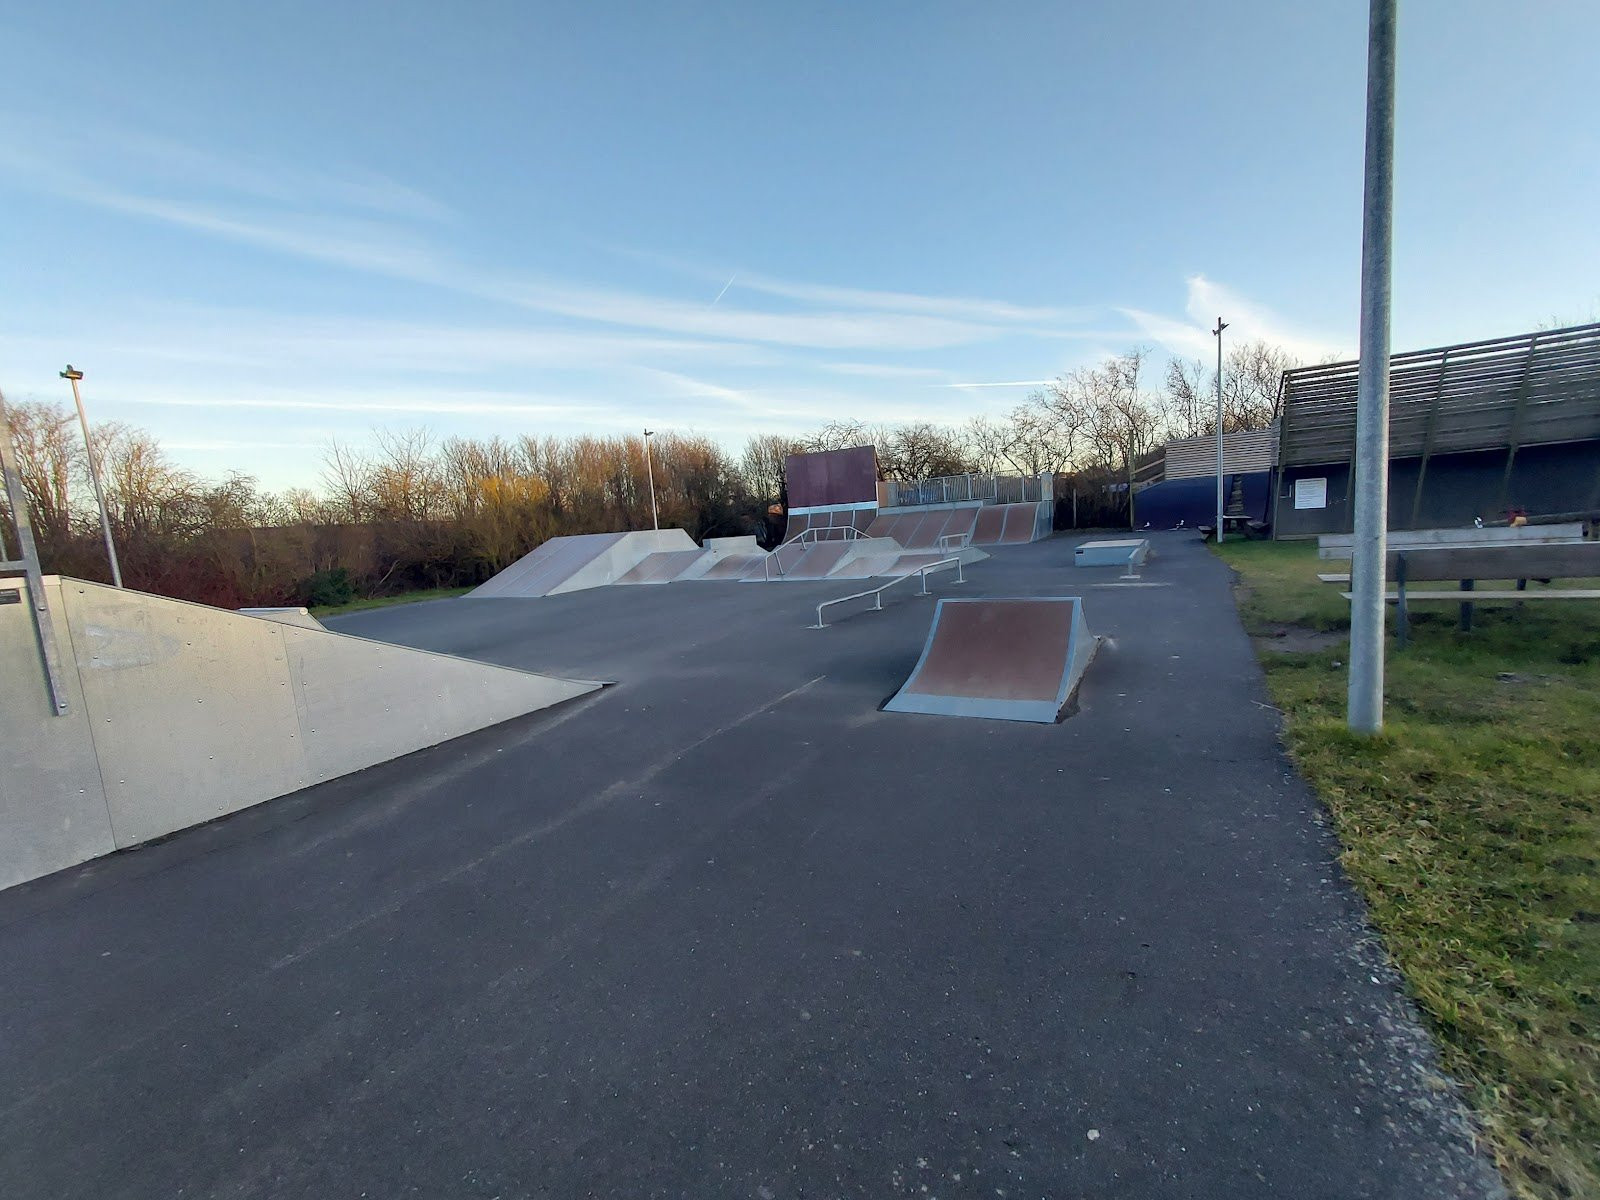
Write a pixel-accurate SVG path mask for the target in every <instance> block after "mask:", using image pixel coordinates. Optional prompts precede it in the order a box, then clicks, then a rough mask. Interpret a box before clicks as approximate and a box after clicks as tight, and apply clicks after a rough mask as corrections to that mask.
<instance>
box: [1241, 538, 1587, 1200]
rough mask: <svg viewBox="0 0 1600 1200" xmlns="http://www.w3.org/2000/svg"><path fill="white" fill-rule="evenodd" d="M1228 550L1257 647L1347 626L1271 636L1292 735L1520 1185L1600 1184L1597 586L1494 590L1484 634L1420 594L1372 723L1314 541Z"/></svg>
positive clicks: (1391, 652)
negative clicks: (1362, 723) (1516, 596)
mask: <svg viewBox="0 0 1600 1200" xmlns="http://www.w3.org/2000/svg"><path fill="white" fill-rule="evenodd" d="M1218 553H1219V554H1220V555H1221V556H1222V557H1223V559H1224V560H1226V561H1227V562H1228V563H1229V564H1230V565H1231V566H1233V567H1234V568H1235V569H1236V570H1237V571H1238V573H1239V577H1240V579H1239V589H1238V598H1239V608H1240V614H1241V616H1242V617H1243V618H1244V621H1245V625H1246V627H1247V628H1248V629H1249V630H1250V632H1251V633H1252V635H1255V636H1257V637H1258V638H1260V639H1261V641H1259V642H1258V645H1262V646H1263V648H1267V647H1268V646H1269V645H1270V643H1269V642H1268V641H1267V639H1269V638H1272V637H1274V636H1279V637H1281V636H1282V635H1283V634H1284V632H1285V631H1286V630H1296V629H1299V630H1306V631H1319V632H1322V633H1331V634H1332V635H1333V637H1332V640H1328V639H1324V641H1325V642H1326V644H1324V645H1322V646H1321V648H1319V649H1316V650H1312V651H1309V652H1304V653H1272V654H1263V655H1262V656H1261V659H1262V666H1263V668H1264V670H1265V671H1266V675H1267V683H1268V686H1269V688H1270V689H1271V692H1272V696H1273V698H1274V702H1275V703H1276V704H1277V705H1278V707H1279V708H1280V709H1282V710H1283V721H1284V739H1285V742H1286V744H1287V746H1288V749H1289V752H1290V754H1291V755H1292V756H1293V757H1294V760H1295V762H1296V763H1297V765H1298V766H1299V768H1300V770H1301V772H1302V773H1303V774H1304V775H1305V777H1306V778H1307V779H1308V780H1309V781H1310V782H1311V784H1312V785H1313V786H1314V787H1315V788H1316V789H1317V791H1318V793H1319V794H1320V795H1321V797H1322V799H1323V801H1324V802H1325V803H1326V805H1327V806H1328V809H1329V811H1330V812H1331V814H1332V817H1333V822H1334V825H1335V828H1336V830H1337V832H1338V835H1339V838H1340V841H1341V842H1342V844H1343V853H1342V855H1341V859H1342V861H1343V864H1344V867H1345V870H1346V871H1347V872H1348V874H1349V876H1350V878H1351V879H1352V880H1353V881H1354V882H1355V884H1356V886H1357V887H1358V888H1359V889H1360V890H1361V892H1362V893H1363V895H1364V896H1365V897H1366V900H1367V904H1368V906H1369V908H1370V911H1371V916H1372V920H1373V922H1374V923H1375V924H1376V926H1377V927H1378V929H1379V931H1380V932H1381V933H1382V935H1383V938H1384V941H1385V943H1386V945H1387V946H1388V950H1389V953H1390V954H1391V955H1392V956H1393V958H1394V960H1395V962H1396V964H1397V965H1398V966H1399V968H1400V970H1401V972H1402V973H1403V974H1404V976H1405V978H1406V981H1407V983H1408V985H1409V987H1410V989H1411V992H1412V995H1413V997H1414V998H1415V1000H1416V1002H1417V1003H1418V1005H1419V1006H1420V1007H1421V1008H1422V1009H1423V1011H1424V1012H1425V1013H1426V1014H1427V1016H1428V1018H1429V1019H1430V1021H1431V1023H1432V1025H1433V1029H1434V1033H1435V1036H1436V1040H1437V1042H1438V1045H1439V1048H1440V1055H1441V1058H1442V1060H1443V1063H1444V1065H1445V1066H1446V1068H1447V1069H1448V1070H1449V1071H1450V1072H1451V1073H1452V1074H1453V1075H1454V1076H1455V1077H1456V1078H1457V1079H1458V1080H1460V1081H1461V1083H1462V1085H1463V1087H1464V1089H1465V1092H1466V1096H1467V1099H1468V1101H1469V1103H1470V1104H1471V1105H1472V1106H1473V1108H1474V1109H1476V1111H1477V1113H1478V1116H1479V1119H1480V1121H1481V1123H1482V1127H1483V1130H1484V1134H1485V1136H1486V1138H1487V1140H1488V1141H1489V1143H1490V1145H1491V1146H1492V1148H1493V1150H1494V1153H1495V1156H1496V1158H1497V1160H1498V1162H1499V1164H1500V1167H1501V1170H1502V1171H1503V1173H1504V1174H1505V1177H1506V1182H1507V1184H1508V1186H1509V1187H1510V1188H1511V1189H1512V1191H1513V1192H1514V1193H1515V1194H1517V1195H1519V1196H1522V1197H1530V1198H1538V1200H1553V1198H1557V1197H1559V1198H1562V1200H1566V1198H1569V1197H1596V1196H1600V603H1596V602H1588V601H1578V602H1573V603H1570V604H1568V603H1557V602H1545V603H1543V604H1537V603H1535V604H1529V605H1527V606H1525V607H1523V608H1520V609H1518V608H1515V607H1512V606H1509V605H1494V606H1490V605H1482V606H1479V608H1478V609H1477V615H1476V619H1475V629H1474V631H1473V632H1472V633H1460V632H1457V630H1456V628H1455V622H1456V608H1455V606H1454V605H1442V604H1440V605H1431V606H1429V607H1428V608H1426V609H1422V608H1419V609H1417V610H1415V611H1414V612H1413V617H1412V639H1411V643H1410V645H1409V646H1407V647H1406V648H1405V649H1404V650H1398V649H1397V648H1396V647H1395V644H1394V640H1393V637H1392V636H1391V637H1390V639H1389V646H1388V657H1387V663H1388V666H1387V679H1386V686H1385V696H1386V720H1385V726H1384V732H1383V734H1382V736H1380V737H1377V738H1372V739H1361V738H1355V737H1352V736H1351V735H1350V734H1348V733H1347V732H1346V730H1345V725H1344V705H1345V687H1346V672H1345V670H1344V661H1345V659H1346V657H1347V650H1348V641H1347V640H1346V639H1345V638H1338V637H1337V632H1338V631H1341V630H1343V631H1344V632H1345V633H1346V635H1347V634H1348V624H1349V623H1348V607H1347V604H1346V602H1345V601H1343V600H1342V599H1341V598H1340V596H1339V592H1340V591H1341V590H1342V589H1340V588H1338V587H1335V586H1332V585H1329V584H1324V583H1320V582H1319V581H1318V580H1317V578H1316V576H1317V571H1318V570H1319V569H1323V570H1328V569H1335V570H1341V569H1343V568H1342V566H1339V565H1336V564H1332V563H1319V560H1318V559H1317V556H1316V547H1315V545H1314V544H1311V543H1292V542H1284V543H1276V542H1237V543H1233V544H1225V545H1224V546H1222V547H1220V548H1219V549H1218ZM1535 586H1537V585H1535ZM1588 586H1594V585H1592V584H1591V585H1588ZM1391 626H1392V620H1391Z"/></svg>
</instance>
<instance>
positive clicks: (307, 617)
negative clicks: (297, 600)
mask: <svg viewBox="0 0 1600 1200" xmlns="http://www.w3.org/2000/svg"><path fill="white" fill-rule="evenodd" d="M239 611H240V612H242V613H243V614H244V615H245V616H247V617H260V618H261V619H262V620H263V621H277V622H280V623H281V624H284V625H298V626H299V627H300V628H301V629H326V628H327V626H326V625H324V624H323V623H322V622H321V621H319V620H317V619H316V618H315V617H313V616H312V615H311V610H310V609H307V608H241V609H240V610H239Z"/></svg>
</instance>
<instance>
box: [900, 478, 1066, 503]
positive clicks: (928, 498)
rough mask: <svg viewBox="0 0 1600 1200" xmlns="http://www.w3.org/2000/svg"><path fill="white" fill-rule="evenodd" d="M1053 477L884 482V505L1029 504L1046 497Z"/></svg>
mask: <svg viewBox="0 0 1600 1200" xmlns="http://www.w3.org/2000/svg"><path fill="white" fill-rule="evenodd" d="M1054 478H1055V477H1054V476H1053V475H1051V474H1050V473H1049V472H1048V471H1046V472H1045V473H1044V474H1042V475H941V476H939V477H937V478H934V479H918V480H913V481H910V482H905V483H902V482H899V481H897V480H892V479H891V480H886V481H885V482H884V485H883V486H884V491H885V493H886V495H885V497H884V498H885V500H886V501H887V503H886V504H885V505H884V507H885V508H904V507H907V506H915V505H919V504H959V503H961V502H963V501H969V500H981V501H983V502H984V503H987V504H1028V503H1034V502H1037V501H1039V500H1047V499H1049V498H1050V496H1051V494H1052V491H1053V482H1052V481H1053V480H1054Z"/></svg>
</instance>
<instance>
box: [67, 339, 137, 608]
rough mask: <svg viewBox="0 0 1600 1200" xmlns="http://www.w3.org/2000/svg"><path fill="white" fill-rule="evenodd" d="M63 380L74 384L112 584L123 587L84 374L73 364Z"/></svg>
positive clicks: (85, 451)
mask: <svg viewBox="0 0 1600 1200" xmlns="http://www.w3.org/2000/svg"><path fill="white" fill-rule="evenodd" d="M61 378H63V379H65V380H67V381H68V382H69V383H71V384H72V402H73V403H74V404H76V405H77V406H78V426H79V428H81V429H82V430H83V453H84V456H85V457H86V458H87V459H88V460H89V482H90V483H92V484H93V485H94V502H95V506H96V507H97V508H99V510H100V533H101V535H102V536H103V537H104V538H105V540H106V557H107V558H109V559H110V560H111V582H112V583H113V584H115V585H116V586H117V587H121V586H122V564H121V563H119V562H117V546H116V543H115V542H114V541H112V539H111V517H110V516H109V515H108V514H107V512H106V497H105V493H104V492H103V491H101V489H100V466H99V464H98V463H96V462H95V459H94V442H92V441H91V440H90V438H89V418H88V416H87V415H86V414H85V413H84V411H83V396H82V395H81V394H80V393H79V391H78V380H80V379H82V378H83V372H82V371H79V370H76V369H74V367H73V365H72V364H71V363H68V364H67V369H66V370H65V371H62V372H61Z"/></svg>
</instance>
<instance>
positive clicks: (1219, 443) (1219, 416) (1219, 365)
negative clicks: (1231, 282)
mask: <svg viewBox="0 0 1600 1200" xmlns="http://www.w3.org/2000/svg"><path fill="white" fill-rule="evenodd" d="M1227 327H1228V325H1227V322H1225V321H1224V320H1223V319H1222V318H1221V317H1218V318H1217V327H1216V328H1215V329H1213V330H1212V331H1211V332H1212V334H1213V335H1215V337H1216V339H1217V545H1219V546H1220V545H1222V331H1223V330H1224V329H1226V328H1227Z"/></svg>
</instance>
